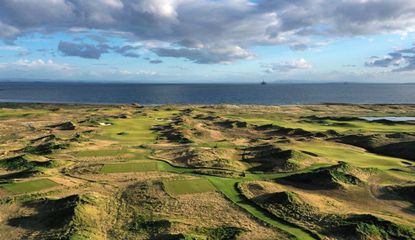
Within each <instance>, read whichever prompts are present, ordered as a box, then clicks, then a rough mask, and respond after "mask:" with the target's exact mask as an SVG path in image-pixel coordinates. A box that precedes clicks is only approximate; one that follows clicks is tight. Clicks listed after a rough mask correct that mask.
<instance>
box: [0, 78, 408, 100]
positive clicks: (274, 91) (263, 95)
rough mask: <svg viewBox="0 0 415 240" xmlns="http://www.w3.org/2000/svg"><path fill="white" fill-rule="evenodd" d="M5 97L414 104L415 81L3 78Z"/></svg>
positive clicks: (1, 90) (1, 89) (0, 94)
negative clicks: (156, 81) (204, 81)
mask: <svg viewBox="0 0 415 240" xmlns="http://www.w3.org/2000/svg"><path fill="white" fill-rule="evenodd" d="M0 102H30V103H73V104H128V103H139V104H143V105H158V104H207V105H208V104H261V105H291V104H323V103H345V104H415V84H363V83H348V84H343V83H324V84H323V83H321V84H280V83H278V84H271V83H269V84H266V85H261V84H131V83H68V82H0Z"/></svg>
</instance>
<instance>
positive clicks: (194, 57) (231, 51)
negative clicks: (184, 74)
mask: <svg viewBox="0 0 415 240" xmlns="http://www.w3.org/2000/svg"><path fill="white" fill-rule="evenodd" d="M152 51H153V52H154V53H156V54H157V55H158V56H159V57H177V58H185V59H187V60H190V61H192V62H195V63H200V64H212V63H230V62H233V61H235V60H239V59H248V58H252V57H253V55H252V54H251V53H249V52H248V51H247V50H245V49H243V48H241V47H239V46H225V47H208V48H154V49H152Z"/></svg>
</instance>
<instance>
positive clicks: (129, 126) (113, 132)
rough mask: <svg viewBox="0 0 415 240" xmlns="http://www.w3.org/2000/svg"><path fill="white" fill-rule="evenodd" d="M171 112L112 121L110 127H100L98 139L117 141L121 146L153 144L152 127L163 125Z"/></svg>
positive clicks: (155, 134)
mask: <svg viewBox="0 0 415 240" xmlns="http://www.w3.org/2000/svg"><path fill="white" fill-rule="evenodd" d="M171 114H173V111H157V112H154V113H152V115H151V116H139V117H133V118H129V119H113V120H111V123H112V125H110V126H105V127H102V128H101V130H100V133H99V136H98V137H99V138H101V139H106V140H113V141H118V142H119V143H120V144H122V145H134V146H140V145H144V144H150V143H153V142H154V141H155V140H156V137H157V133H155V132H154V131H152V130H151V127H152V126H154V125H162V124H165V123H166V121H165V120H161V119H164V118H166V117H169V116H170V115H171Z"/></svg>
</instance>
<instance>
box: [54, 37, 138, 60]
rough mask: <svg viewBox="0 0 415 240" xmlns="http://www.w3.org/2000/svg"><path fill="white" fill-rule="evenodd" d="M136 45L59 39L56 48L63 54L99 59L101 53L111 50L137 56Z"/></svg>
mask: <svg viewBox="0 0 415 240" xmlns="http://www.w3.org/2000/svg"><path fill="white" fill-rule="evenodd" d="M139 48H140V47H138V46H130V45H125V46H122V47H118V46H109V45H107V44H98V45H93V44H88V43H75V42H67V41H61V42H60V43H59V45H58V50H59V52H61V53H62V54H63V55H64V56H72V57H81V58H89V59H100V58H101V55H102V54H105V53H109V52H110V51H113V52H115V53H118V54H120V55H122V56H125V57H132V58H138V57H139V56H140V55H139V54H138V53H136V52H135V50H137V49H139Z"/></svg>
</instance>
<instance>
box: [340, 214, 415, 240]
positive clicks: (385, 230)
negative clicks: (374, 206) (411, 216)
mask: <svg viewBox="0 0 415 240" xmlns="http://www.w3.org/2000/svg"><path fill="white" fill-rule="evenodd" d="M338 228H339V229H342V230H343V231H342V232H343V234H344V235H346V236H355V238H356V239H368V240H369V239H402V240H410V239H415V230H414V229H412V228H409V227H406V226H403V225H399V224H395V223H392V222H390V221H386V220H383V219H381V218H378V217H375V216H373V215H370V214H361V215H352V216H350V217H347V218H346V219H344V220H343V222H342V223H340V224H339V226H338Z"/></svg>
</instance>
